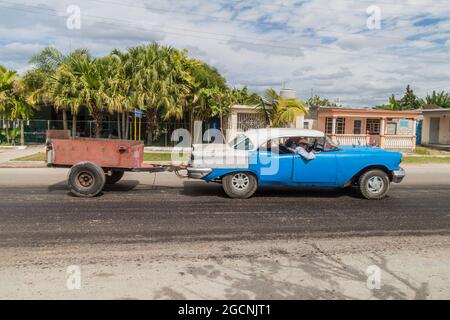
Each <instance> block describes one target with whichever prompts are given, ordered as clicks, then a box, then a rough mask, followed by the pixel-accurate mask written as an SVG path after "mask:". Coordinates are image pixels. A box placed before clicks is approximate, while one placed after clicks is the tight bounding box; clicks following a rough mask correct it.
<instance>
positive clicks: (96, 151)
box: [46, 130, 171, 197]
mask: <svg viewBox="0 0 450 320" xmlns="http://www.w3.org/2000/svg"><path fill="white" fill-rule="evenodd" d="M46 161H47V166H49V167H62V168H71V169H70V172H69V176H68V178H67V182H68V185H69V188H70V191H71V192H72V193H73V194H75V195H77V196H80V197H93V196H96V195H97V194H99V193H100V192H101V191H102V189H103V187H104V185H105V184H114V183H116V182H118V181H119V180H120V179H121V178H122V177H123V174H124V172H125V171H132V172H161V171H167V170H170V169H171V167H170V166H154V165H146V164H144V162H143V161H144V143H143V142H142V141H130V140H113V139H91V138H71V137H70V136H69V133H68V132H67V131H65V130H49V131H47V143H46Z"/></svg>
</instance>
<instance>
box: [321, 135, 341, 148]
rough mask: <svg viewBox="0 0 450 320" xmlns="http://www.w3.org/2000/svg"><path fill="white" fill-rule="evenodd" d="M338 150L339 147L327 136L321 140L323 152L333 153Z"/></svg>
mask: <svg viewBox="0 0 450 320" xmlns="http://www.w3.org/2000/svg"><path fill="white" fill-rule="evenodd" d="M335 150H339V147H338V146H337V145H336V144H335V143H334V142H333V140H331V138H330V137H329V136H325V138H324V139H323V151H335Z"/></svg>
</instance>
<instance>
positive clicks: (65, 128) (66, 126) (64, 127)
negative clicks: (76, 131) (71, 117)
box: [62, 109, 69, 130]
mask: <svg viewBox="0 0 450 320" xmlns="http://www.w3.org/2000/svg"><path fill="white" fill-rule="evenodd" d="M62 116H63V129H64V130H69V129H68V128H69V126H68V124H67V111H66V110H65V109H63V111H62Z"/></svg>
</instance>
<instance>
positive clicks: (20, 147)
mask: <svg viewBox="0 0 450 320" xmlns="http://www.w3.org/2000/svg"><path fill="white" fill-rule="evenodd" d="M26 148H27V146H0V150H25V149H26Z"/></svg>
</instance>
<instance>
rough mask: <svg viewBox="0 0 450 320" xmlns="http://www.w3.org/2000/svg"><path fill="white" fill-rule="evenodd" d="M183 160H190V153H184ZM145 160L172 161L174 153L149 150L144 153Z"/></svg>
mask: <svg viewBox="0 0 450 320" xmlns="http://www.w3.org/2000/svg"><path fill="white" fill-rule="evenodd" d="M181 160H182V161H187V160H189V154H186V153H185V154H183V155H182V156H181ZM144 161H172V154H171V153H169V152H164V153H162V152H161V153H158V152H148V153H144Z"/></svg>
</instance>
